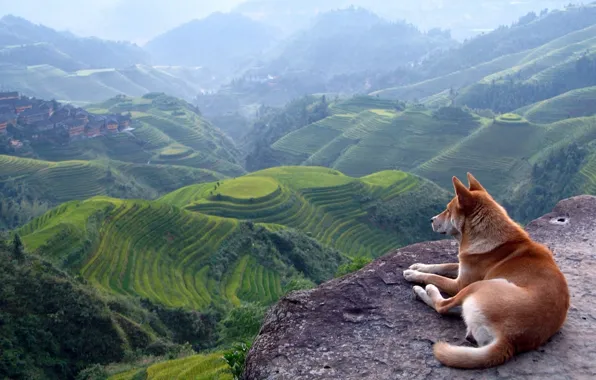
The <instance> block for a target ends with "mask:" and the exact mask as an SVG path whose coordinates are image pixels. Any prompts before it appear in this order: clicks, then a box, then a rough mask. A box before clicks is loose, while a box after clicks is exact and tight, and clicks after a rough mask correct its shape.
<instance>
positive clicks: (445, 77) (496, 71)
mask: <svg viewBox="0 0 596 380" xmlns="http://www.w3.org/2000/svg"><path fill="white" fill-rule="evenodd" d="M594 13H596V8H595V7H594V6H593V5H585V6H580V7H571V8H569V9H566V10H560V11H559V10H555V11H553V12H550V13H547V14H545V15H541V16H540V17H536V19H534V20H531V21H530V22H526V23H522V22H520V23H518V24H517V25H514V26H512V27H511V28H499V29H497V30H495V31H493V32H491V33H487V34H486V35H483V36H481V37H478V38H475V39H472V40H470V41H468V42H467V43H464V44H463V45H461V46H460V47H458V48H456V49H453V50H451V51H449V52H446V53H445V54H444V55H443V56H439V57H435V58H434V59H432V60H429V62H426V63H425V64H423V65H422V66H421V67H419V68H417V70H418V71H420V72H422V73H424V74H423V76H425V77H426V79H425V80H424V81H421V82H418V83H409V84H406V85H403V86H398V87H391V88H387V89H381V90H377V91H375V92H373V93H372V94H371V95H378V96H380V97H383V98H388V99H401V100H413V99H419V100H422V101H423V102H426V101H429V102H436V99H437V95H438V94H440V93H443V92H444V91H448V90H450V89H453V90H456V91H457V92H459V96H458V98H459V99H458V104H467V102H469V101H474V100H475V99H476V98H477V95H478V93H479V92H482V91H483V87H485V86H488V85H491V84H492V83H493V81H496V82H498V81H500V80H503V79H508V78H515V79H516V80H519V79H523V80H530V79H531V78H533V77H534V78H535V77H539V76H540V75H541V73H542V72H544V74H545V75H548V73H549V71H552V69H553V67H557V66H563V65H565V64H566V63H569V62H573V61H574V60H577V59H578V58H579V57H581V55H582V54H584V53H585V52H586V51H591V50H593V48H594V44H595V42H596V40H595V37H596V24H595V23H594V19H593V14H594ZM507 36H509V37H507ZM512 41H515V42H512ZM480 46H483V48H480ZM454 62H457V63H458V64H455V65H454ZM427 66H428V67H427ZM434 72H439V73H441V74H439V75H433V73H434ZM445 104H447V103H443V105H445ZM513 109H515V108H511V109H509V110H510V111H511V110H513Z"/></svg>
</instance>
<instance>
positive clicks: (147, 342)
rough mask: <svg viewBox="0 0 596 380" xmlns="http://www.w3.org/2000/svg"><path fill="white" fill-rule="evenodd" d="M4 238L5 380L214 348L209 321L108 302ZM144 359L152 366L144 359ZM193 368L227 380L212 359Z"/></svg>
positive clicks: (119, 300) (0, 292)
mask: <svg viewBox="0 0 596 380" xmlns="http://www.w3.org/2000/svg"><path fill="white" fill-rule="evenodd" d="M5 238H6V236H4V235H2V236H1V240H0V273H1V274H2V286H1V287H0V296H1V298H2V310H1V311H0V317H1V318H2V323H1V324H0V335H1V336H2V339H0V350H1V351H2V360H1V361H0V374H2V377H3V378H7V379H9V378H10V379H56V380H57V379H75V378H76V376H77V374H78V373H79V372H80V371H81V370H84V369H85V368H89V369H91V370H92V369H93V368H94V367H97V366H99V365H108V364H111V363H116V362H122V361H124V360H128V361H130V358H131V357H135V356H139V355H152V356H153V357H155V356H157V357H162V358H163V357H176V356H177V355H179V354H181V353H186V354H192V353H194V352H193V351H192V350H189V349H188V347H185V346H183V344H187V343H186V342H192V343H193V345H194V344H196V345H197V347H198V346H200V344H198V342H200V343H201V344H204V345H207V346H208V345H209V344H213V342H209V340H213V337H212V336H211V335H210V334H212V333H213V331H214V330H215V328H216V326H215V324H216V321H214V320H210V318H211V317H210V315H209V314H203V315H199V314H198V313H196V312H194V313H193V312H189V311H182V310H172V309H166V308H163V307H162V308H151V309H150V308H149V307H147V303H146V302H139V301H136V300H133V299H130V298H125V297H120V296H111V295H106V294H104V293H102V292H101V291H98V290H97V289H94V288H93V287H91V286H90V285H89V284H87V283H86V282H85V281H84V280H83V279H82V278H80V277H79V276H71V275H69V274H68V273H66V272H64V271H61V270H59V269H57V268H56V267H55V266H54V265H52V264H51V263H49V262H48V261H45V260H43V259H40V258H38V257H35V256H30V255H28V254H26V253H23V252H22V247H20V248H19V247H18V246H17V245H15V244H14V242H13V244H11V245H10V247H8V246H7V245H6V244H5V241H4V239H5ZM188 351H190V352H188ZM148 359H152V360H155V359H154V358H152V357H147V356H144V360H148ZM191 361H192V367H193V368H195V370H197V369H198V368H203V369H204V370H212V371H213V373H215V372H216V371H220V372H221V373H222V374H223V373H225V366H223V364H224V363H221V362H218V361H216V360H215V358H214V356H213V355H212V356H206V357H198V356H195V357H194V358H193V359H192V360H191ZM199 362H201V363H203V364H202V366H200V365H199ZM176 363H177V362H172V363H167V364H162V365H158V366H156V367H155V368H151V372H152V373H154V374H157V373H161V372H162V371H163V370H167V369H170V367H174V366H175V364H176ZM189 364H190V362H189ZM172 369H173V368H172ZM194 373H196V372H194ZM84 378H87V377H84Z"/></svg>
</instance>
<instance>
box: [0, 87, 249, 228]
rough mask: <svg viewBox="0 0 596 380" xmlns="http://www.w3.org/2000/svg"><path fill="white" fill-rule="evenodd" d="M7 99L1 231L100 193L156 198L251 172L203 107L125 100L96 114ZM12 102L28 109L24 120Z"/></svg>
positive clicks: (1, 138)
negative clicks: (206, 118) (8, 124)
mask: <svg viewBox="0 0 596 380" xmlns="http://www.w3.org/2000/svg"><path fill="white" fill-rule="evenodd" d="M2 94H4V95H5V96H16V98H15V99H4V100H3V106H4V107H3V108H2V111H0V116H2V119H1V121H3V125H2V127H3V128H2V131H1V132H3V133H1V134H0V152H1V153H5V154H10V155H0V163H1V165H2V168H1V169H0V194H2V195H3V196H4V197H5V198H4V197H3V199H2V201H1V202H0V227H2V228H4V227H8V228H14V227H16V226H19V225H22V224H23V223H24V222H27V221H28V220H30V218H31V217H34V216H38V215H40V214H41V213H43V212H45V211H47V209H48V208H50V207H54V206H57V205H58V204H60V203H61V202H66V201H70V200H77V199H86V198H89V197H92V196H96V195H109V196H114V197H121V198H142V199H154V198H157V197H158V196H161V195H163V194H165V193H167V192H170V191H173V190H176V189H178V188H180V187H182V186H185V185H189V184H193V183H199V182H205V181H213V180H217V179H223V178H226V177H227V176H236V175H240V174H243V173H244V172H245V171H244V169H243V168H242V167H241V166H240V162H241V157H240V153H239V152H238V150H237V149H236V148H235V146H234V144H233V143H231V142H230V141H229V139H228V138H227V137H226V136H225V135H224V134H223V133H222V132H221V131H219V130H218V129H216V128H215V127H213V126H212V125H211V124H209V123H208V122H206V121H205V120H204V119H203V118H202V117H201V115H200V113H199V112H198V110H197V109H196V107H194V106H192V105H191V104H189V103H187V102H184V101H182V100H179V99H176V98H172V97H169V96H166V95H163V94H154V93H153V94H148V95H146V96H144V97H142V98H127V97H123V96H118V97H115V98H112V99H109V100H107V101H106V102H104V103H101V104H96V105H93V106H92V107H93V108H90V109H89V110H88V111H91V112H90V113H89V112H88V111H86V110H83V109H80V108H75V107H72V106H70V105H63V104H60V103H57V102H46V101H43V100H40V99H32V98H27V97H19V96H18V94H17V95H11V94H12V93H2ZM11 104H18V105H20V106H22V107H29V108H28V109H27V110H25V111H22V112H21V113H20V114H19V116H18V118H17V117H16V116H14V109H13V111H12V112H11V111H10V107H11ZM44 109H45V110H46V111H45V112H44ZM29 111H32V112H29ZM27 112H28V113H27ZM50 112H52V113H51V116H50V117H49V116H48V115H49V113H50ZM11 115H12V116H11ZM26 115H29V116H26ZM29 117H38V119H35V120H33V119H31V120H29V119H26V118H29ZM7 118H8V119H7ZM11 118H12V119H11ZM5 120H9V122H10V123H11V125H10V126H9V127H7V122H6V121H5ZM10 120H12V121H10ZM17 120H18V121H17ZM127 120H128V121H127ZM15 121H16V123H15ZM13 123H15V125H13ZM128 123H130V124H128ZM110 126H112V127H116V129H109V127H110Z"/></svg>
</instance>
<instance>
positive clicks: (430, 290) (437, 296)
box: [414, 284, 462, 315]
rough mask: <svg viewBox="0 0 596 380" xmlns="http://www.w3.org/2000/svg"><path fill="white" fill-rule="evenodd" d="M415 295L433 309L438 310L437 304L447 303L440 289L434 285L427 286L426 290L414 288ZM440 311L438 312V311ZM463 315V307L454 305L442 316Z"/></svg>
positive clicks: (418, 287)
mask: <svg viewBox="0 0 596 380" xmlns="http://www.w3.org/2000/svg"><path fill="white" fill-rule="evenodd" d="M414 293H416V295H417V296H418V297H419V298H420V299H421V300H422V301H424V303H425V304H427V305H428V306H430V307H432V308H433V309H435V310H437V306H436V305H437V304H438V303H440V302H442V301H445V298H443V296H442V295H441V292H440V291H439V289H438V288H437V287H436V286H434V285H432V284H429V285H426V289H423V288H422V287H420V286H414ZM437 311H438V310H437ZM461 313H462V306H461V305H459V304H454V305H453V306H451V307H450V308H448V309H447V310H445V311H444V312H443V313H442V314H455V315H461Z"/></svg>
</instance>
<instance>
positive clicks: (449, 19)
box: [0, 0, 569, 45]
mask: <svg viewBox="0 0 596 380" xmlns="http://www.w3.org/2000/svg"><path fill="white" fill-rule="evenodd" d="M245 1H247V0H0V16H2V15H4V14H14V15H16V16H21V17H24V18H26V19H28V20H30V21H32V22H35V23H41V24H44V25H47V26H49V27H52V28H54V29H58V30H69V31H71V32H73V33H75V34H77V35H81V36H97V37H100V38H104V39H111V40H128V41H133V42H136V43H138V44H141V45H142V44H144V43H145V42H147V41H148V40H150V39H151V38H153V37H155V36H157V35H159V34H161V33H163V32H165V31H167V30H169V29H172V28H174V27H176V26H178V25H180V24H182V23H185V22H187V21H190V20H192V19H197V18H203V17H206V16H207V15H209V14H210V13H212V12H215V11H222V12H228V11H230V10H232V9H233V8H234V7H236V6H238V5H239V4H241V3H244V2H245ZM250 1H251V2H253V3H257V4H259V3H260V4H262V3H268V4H269V5H273V4H274V6H273V7H272V8H273V9H275V12H276V15H275V16H273V19H270V20H269V21H270V22H272V24H276V23H277V25H276V26H277V27H278V28H281V29H283V28H284V27H290V24H292V25H291V27H295V26H297V25H299V24H300V22H304V21H306V20H305V14H307V13H308V14H311V15H312V14H313V12H314V13H317V12H319V11H326V10H329V9H333V8H343V7H346V6H348V5H349V4H358V5H361V6H365V7H367V8H369V9H371V10H373V11H375V12H377V13H378V14H379V15H381V16H383V17H386V18H389V19H402V18H405V19H406V20H407V21H410V22H413V23H414V24H415V25H417V26H419V27H421V28H423V29H424V28H427V29H428V28H430V27H435V26H440V27H443V28H448V29H452V28H453V27H456V28H457V27H461V25H464V26H465V27H467V28H469V29H470V30H475V29H483V28H487V29H488V30H490V28H492V27H496V26H498V25H499V24H501V23H505V24H509V23H511V22H513V21H514V20H516V19H517V18H518V17H519V16H521V15H523V14H525V13H526V12H528V11H531V10H535V11H536V10H540V9H541V8H542V7H550V8H551V9H552V8H557V7H560V6H562V5H563V4H565V3H567V2H569V0H414V1H413V0H250ZM469 7H472V8H474V12H472V13H473V14H468V12H467V11H468V8H469ZM290 9H291V10H290ZM430 9H433V10H434V12H428V11H429V10H430ZM244 10H246V7H245V9H244ZM244 10H243V11H244ZM296 10H300V11H307V12H306V13H304V12H296ZM249 13H250V12H249ZM251 17H252V16H251ZM293 24H296V25H293ZM489 24H490V25H489ZM456 38H457V37H456Z"/></svg>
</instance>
